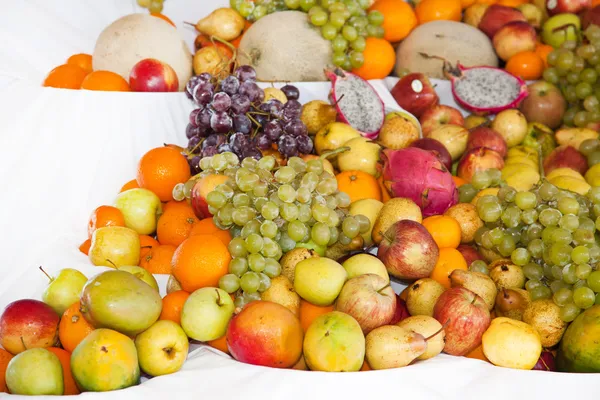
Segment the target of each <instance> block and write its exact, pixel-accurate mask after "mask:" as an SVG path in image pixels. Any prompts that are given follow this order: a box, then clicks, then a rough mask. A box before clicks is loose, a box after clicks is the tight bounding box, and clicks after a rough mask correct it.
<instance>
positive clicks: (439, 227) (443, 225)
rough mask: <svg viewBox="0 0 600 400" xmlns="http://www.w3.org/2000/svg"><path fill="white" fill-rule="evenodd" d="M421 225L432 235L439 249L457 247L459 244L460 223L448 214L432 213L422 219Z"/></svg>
mask: <svg viewBox="0 0 600 400" xmlns="http://www.w3.org/2000/svg"><path fill="white" fill-rule="evenodd" d="M423 226H424V227H425V229H427V231H428V232H429V233H430V234H431V236H433V240H435V242H436V243H437V245H438V247H439V248H440V249H442V248H446V247H450V248H453V249H455V248H457V247H458V245H459V244H460V235H461V230H460V224H459V223H458V221H457V220H455V219H454V218H452V217H450V216H448V215H432V216H431V217H427V218H425V219H424V220H423Z"/></svg>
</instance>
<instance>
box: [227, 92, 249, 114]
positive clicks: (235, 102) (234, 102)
mask: <svg viewBox="0 0 600 400" xmlns="http://www.w3.org/2000/svg"><path fill="white" fill-rule="evenodd" d="M231 110H232V111H233V112H234V113H236V114H246V113H247V112H248V111H249V110H250V99H249V98H248V96H246V95H243V94H234V95H233V96H232V97H231Z"/></svg>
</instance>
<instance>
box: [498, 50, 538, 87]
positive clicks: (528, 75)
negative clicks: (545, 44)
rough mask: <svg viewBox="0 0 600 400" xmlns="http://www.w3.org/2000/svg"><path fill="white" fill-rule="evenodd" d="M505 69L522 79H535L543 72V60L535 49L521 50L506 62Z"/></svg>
mask: <svg viewBox="0 0 600 400" xmlns="http://www.w3.org/2000/svg"><path fill="white" fill-rule="evenodd" d="M504 69H505V70H507V71H508V72H510V73H511V74H513V75H515V76H518V77H520V78H521V79H524V80H527V81H528V80H536V79H539V78H540V77H541V76H542V73H543V72H544V60H543V59H542V57H540V56H539V54H537V53H536V52H535V51H522V52H520V53H517V54H515V55H514V56H512V57H511V58H509V59H508V61H507V62H506V66H505V67H504Z"/></svg>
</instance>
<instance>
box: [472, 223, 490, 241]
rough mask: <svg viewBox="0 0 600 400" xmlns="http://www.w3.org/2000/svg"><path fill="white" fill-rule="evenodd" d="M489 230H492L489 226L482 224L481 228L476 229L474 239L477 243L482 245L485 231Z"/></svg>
mask: <svg viewBox="0 0 600 400" xmlns="http://www.w3.org/2000/svg"><path fill="white" fill-rule="evenodd" d="M489 230H490V229H489V228H487V227H485V226H482V227H481V228H479V229H477V230H476V231H475V235H474V236H473V240H474V241H475V243H476V244H477V245H479V246H481V244H482V238H483V235H484V234H485V233H487V232H489Z"/></svg>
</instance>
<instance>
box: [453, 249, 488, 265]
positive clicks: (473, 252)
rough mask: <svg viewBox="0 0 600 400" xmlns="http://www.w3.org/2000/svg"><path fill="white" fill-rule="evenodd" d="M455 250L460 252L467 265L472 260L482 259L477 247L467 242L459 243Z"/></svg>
mask: <svg viewBox="0 0 600 400" xmlns="http://www.w3.org/2000/svg"><path fill="white" fill-rule="evenodd" d="M456 250H458V251H459V252H460V254H462V256H463V257H464V259H465V261H466V262H467V265H468V266H470V265H471V263H472V262H473V261H476V260H483V257H482V256H481V254H479V252H478V251H477V249H475V247H473V246H471V245H469V244H461V245H460V246H458V247H457V248H456Z"/></svg>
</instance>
